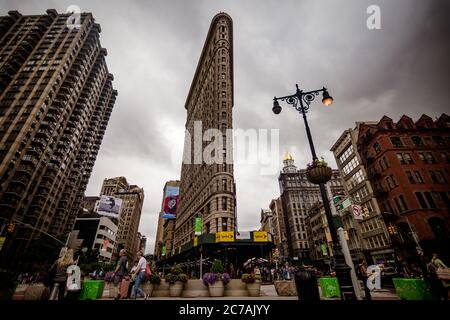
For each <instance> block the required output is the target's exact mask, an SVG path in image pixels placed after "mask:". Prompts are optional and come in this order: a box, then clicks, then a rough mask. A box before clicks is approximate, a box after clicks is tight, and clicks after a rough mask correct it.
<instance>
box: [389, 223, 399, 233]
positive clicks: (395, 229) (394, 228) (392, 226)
mask: <svg viewBox="0 0 450 320" xmlns="http://www.w3.org/2000/svg"><path fill="white" fill-rule="evenodd" d="M387 229H388V231H389V234H397V226H395V225H393V224H390V225H389V226H388V228H387Z"/></svg>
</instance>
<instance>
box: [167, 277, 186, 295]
mask: <svg viewBox="0 0 450 320" xmlns="http://www.w3.org/2000/svg"><path fill="white" fill-rule="evenodd" d="M183 287H184V283H183V282H181V281H176V282H175V283H173V284H171V285H170V287H169V295H170V296H171V297H179V296H181V292H183Z"/></svg>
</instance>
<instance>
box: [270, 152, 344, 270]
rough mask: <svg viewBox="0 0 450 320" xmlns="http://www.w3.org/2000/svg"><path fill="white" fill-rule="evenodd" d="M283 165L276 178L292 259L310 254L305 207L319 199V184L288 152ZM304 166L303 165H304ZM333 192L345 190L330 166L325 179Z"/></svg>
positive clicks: (306, 256) (300, 258)
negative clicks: (315, 182)
mask: <svg viewBox="0 0 450 320" xmlns="http://www.w3.org/2000/svg"><path fill="white" fill-rule="evenodd" d="M283 163H284V167H283V169H282V171H281V173H280V176H279V178H278V180H279V183H280V192H281V201H282V205H283V212H284V222H285V226H286V235H287V240H288V249H289V250H288V251H289V257H290V258H292V259H294V260H302V259H306V261H308V259H310V258H311V256H310V246H309V241H308V240H309V236H308V232H309V230H308V224H307V223H306V218H307V216H308V210H309V209H310V208H311V207H312V206H313V205H314V204H315V203H316V202H318V201H321V200H322V197H321V194H320V189H319V186H318V185H316V184H312V183H310V182H309V181H308V179H307V177H306V169H297V167H296V166H295V165H294V159H293V158H292V156H291V155H290V154H289V153H286V155H285V156H284V160H283ZM305 167H306V165H305ZM328 184H329V185H330V187H331V191H332V193H333V195H335V194H340V193H343V192H344V188H343V187H342V184H341V178H340V175H339V171H338V170H333V175H332V177H331V180H330V181H329V182H328Z"/></svg>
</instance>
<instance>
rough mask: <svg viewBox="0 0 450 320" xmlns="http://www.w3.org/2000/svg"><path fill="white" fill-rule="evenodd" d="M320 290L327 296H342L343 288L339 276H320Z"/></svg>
mask: <svg viewBox="0 0 450 320" xmlns="http://www.w3.org/2000/svg"><path fill="white" fill-rule="evenodd" d="M319 284H320V290H321V291H322V296H324V297H325V298H333V297H337V298H340V297H341V290H340V289H339V283H338V280H337V278H320V279H319Z"/></svg>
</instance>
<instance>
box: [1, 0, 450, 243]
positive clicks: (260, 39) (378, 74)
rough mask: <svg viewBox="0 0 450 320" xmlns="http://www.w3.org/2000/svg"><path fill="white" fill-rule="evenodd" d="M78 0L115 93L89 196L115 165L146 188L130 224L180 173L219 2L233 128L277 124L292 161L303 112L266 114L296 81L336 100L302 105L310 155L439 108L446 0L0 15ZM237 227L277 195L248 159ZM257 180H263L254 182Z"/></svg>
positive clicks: (255, 0) (145, 222)
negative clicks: (370, 124)
mask: <svg viewBox="0 0 450 320" xmlns="http://www.w3.org/2000/svg"><path fill="white" fill-rule="evenodd" d="M71 4H76V5H78V6H80V7H81V9H82V11H92V12H93V14H94V17H95V18H96V20H97V22H98V23H100V24H101V26H102V34H101V42H102V45H103V46H104V47H105V48H107V49H108V56H107V63H108V67H109V70H110V72H111V73H113V74H114V76H115V80H114V86H115V88H116V89H117V90H118V91H119V96H118V99H117V102H116V106H115V108H114V111H113V114H112V117H111V121H110V123H109V125H108V128H107V131H106V135H105V138H104V141H103V144H102V147H101V149H100V153H99V156H98V158H97V161H96V165H95V168H94V171H93V174H92V177H91V180H90V183H89V186H88V190H87V194H98V192H99V190H100V186H101V183H102V181H103V179H104V178H105V177H112V176H118V175H124V176H126V177H127V178H128V180H129V181H130V182H131V183H134V184H138V185H140V186H143V187H144V189H145V193H146V198H145V204H144V211H143V215H142V219H141V225H140V229H141V231H142V232H143V233H144V234H145V235H147V237H148V238H149V245H150V249H151V251H152V250H153V241H154V237H155V230H156V223H157V213H158V212H159V210H160V204H161V198H162V188H163V185H164V182H165V181H167V180H170V179H177V178H179V174H180V166H179V164H176V163H172V161H170V155H171V152H172V150H173V149H180V148H182V145H183V135H182V132H183V128H184V124H185V120H186V112H185V109H184V102H185V99H186V96H187V92H188V90H189V86H190V84H191V81H192V78H193V75H194V72H195V68H196V66H197V62H198V58H199V55H200V52H201V49H202V46H203V43H204V40H205V37H206V33H207V31H208V28H209V24H210V21H211V18H212V17H213V16H214V15H215V14H216V13H217V12H219V11H226V12H228V13H229V14H230V15H231V16H232V18H233V21H234V71H235V72H234V76H235V79H234V80H235V107H234V114H233V118H234V126H235V127H236V128H243V129H248V128H278V129H280V162H281V156H282V153H283V152H284V151H285V150H286V149H287V150H289V151H291V152H292V153H293V155H294V158H295V159H296V164H297V165H298V166H299V167H303V166H305V163H306V162H307V161H309V159H310V151H309V147H308V145H307V140H306V136H305V132H304V126H303V122H302V119H301V117H300V116H299V115H295V110H289V109H290V107H289V106H284V108H283V112H282V113H281V114H280V115H279V116H275V115H273V114H272V112H271V106H272V98H273V96H274V95H279V96H281V95H287V94H291V93H293V92H294V90H295V83H299V85H300V86H301V87H302V88H304V89H305V90H312V89H316V88H321V87H322V86H327V87H328V88H329V90H330V93H331V95H332V96H333V97H334V98H335V103H334V104H333V106H331V107H324V106H323V105H321V104H320V99H318V100H319V101H318V102H315V103H314V104H313V105H312V107H311V109H310V112H309V120H310V125H311V129H312V132H313V135H314V140H315V143H316V149H317V153H318V154H319V155H324V156H325V157H326V159H327V160H329V161H330V162H331V163H334V160H333V159H332V155H331V153H330V152H329V151H328V150H329V148H330V147H331V145H332V144H333V143H334V142H335V141H336V139H337V138H338V137H339V135H340V134H341V133H342V131H343V130H344V129H346V128H349V127H353V126H354V122H355V121H362V120H379V119H380V118H381V117H382V116H383V115H384V114H386V115H388V116H390V117H391V118H393V119H394V121H395V120H398V119H399V118H400V116H401V115H402V114H408V115H410V116H411V117H413V118H414V119H417V118H418V117H419V116H420V115H421V114H422V113H427V114H429V115H431V116H433V117H436V116H439V115H440V114H441V113H442V112H446V111H447V110H448V101H449V91H448V87H449V84H450V72H449V70H450V65H449V59H448V57H449V56H450V49H449V41H448V39H449V38H450V25H449V24H450V22H449V21H450V20H449V19H448V14H449V12H450V10H449V9H450V8H449V6H450V5H449V3H448V1H445V0H442V1H438V0H436V1H426V2H425V1H418V0H416V1H413V0H398V1H395V2H394V1H387V0H377V1H373V0H362V1H360V0H352V1H350V0H349V1H312V0H311V1H298V0H295V1H294V0H293V1H275V0H271V1H261V0H247V1H219V0H217V1H207V0H201V1H200V0H191V1H182V0H178V1H162V0H159V1H127V2H126V4H125V2H124V1H108V2H105V1H98V0H97V1H73V0H70V1H45V0H43V1H18V0H14V1H13V0H8V1H4V0H3V1H0V8H1V9H0V13H1V14H2V15H4V14H6V13H7V11H8V10H13V9H17V10H19V11H20V12H21V13H23V14H39V13H44V12H45V10H46V9H47V8H56V9H57V10H58V11H59V12H63V11H65V9H66V8H67V7H68V6H69V5H71ZM371 4H377V5H379V6H380V8H381V24H382V30H368V29H367V28H366V19H367V17H368V15H367V14H366V8H367V7H368V6H369V5H371ZM235 177H236V183H237V192H238V194H237V200H238V216H239V225H240V227H241V228H242V229H250V228H256V227H258V226H259V212H260V208H261V207H267V206H268V205H269V203H270V200H271V199H272V198H275V197H277V196H279V189H278V181H277V174H275V175H271V176H261V175H260V167H259V166H258V165H236V166H235ZM262 186H263V187H262Z"/></svg>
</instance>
